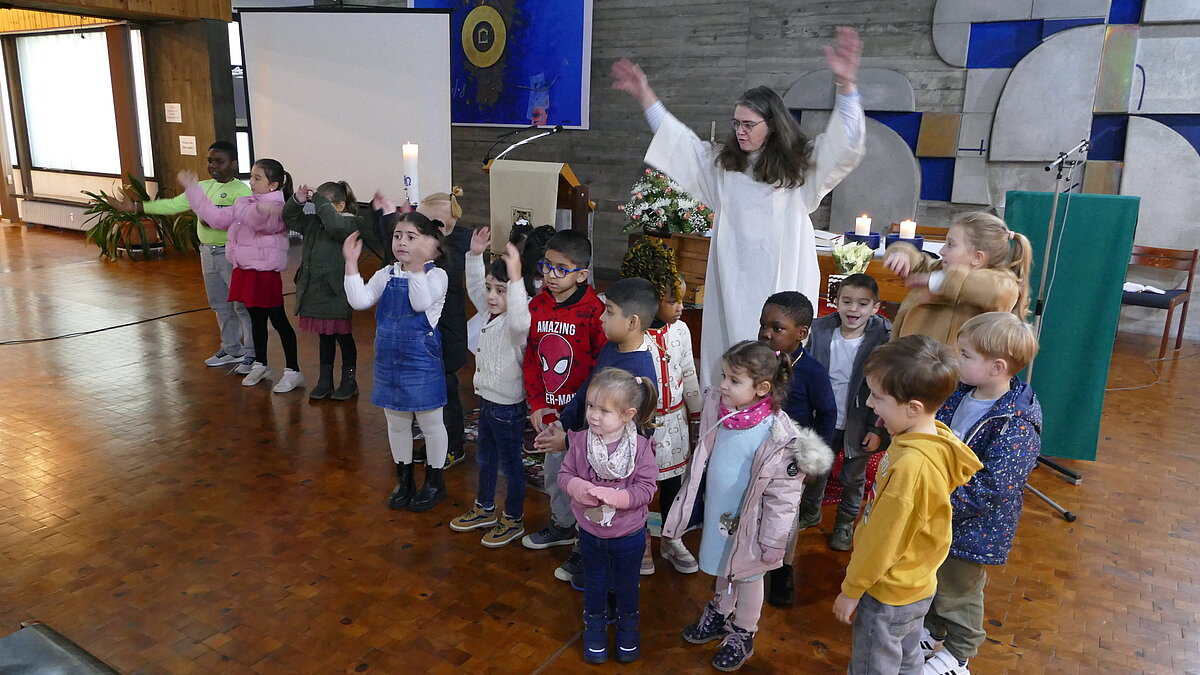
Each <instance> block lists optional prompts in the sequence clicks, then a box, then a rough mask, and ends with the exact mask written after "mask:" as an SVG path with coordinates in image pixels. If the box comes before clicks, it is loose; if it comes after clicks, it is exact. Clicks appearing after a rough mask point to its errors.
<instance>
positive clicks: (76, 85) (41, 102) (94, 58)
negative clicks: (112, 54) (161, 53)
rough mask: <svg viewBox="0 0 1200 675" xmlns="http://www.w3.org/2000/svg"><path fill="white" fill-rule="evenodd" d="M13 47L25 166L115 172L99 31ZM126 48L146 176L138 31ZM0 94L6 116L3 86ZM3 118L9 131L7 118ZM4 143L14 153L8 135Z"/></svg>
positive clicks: (104, 48)
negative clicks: (24, 132)
mask: <svg viewBox="0 0 1200 675" xmlns="http://www.w3.org/2000/svg"><path fill="white" fill-rule="evenodd" d="M16 43H17V57H18V64H19V66H20V69H21V90H22V93H23V94H24V99H25V119H26V125H27V127H28V129H29V152H30V155H31V156H32V160H33V166H32V167H31V168H36V169H51V170H60V171H61V170H65V171H80V172H84V173H101V174H116V175H119V174H120V173H121V155H120V151H119V147H118V143H117V118H116V113H115V112H114V110H113V93H112V77H111V74H110V71H109V67H108V40H107V38H106V37H105V34H104V31H103V30H98V31H97V30H91V31H72V32H70V33H57V34H43V35H29V36H22V37H18V38H17V39H16ZM130 49H131V52H132V53H131V54H130V56H131V60H132V67H133V83H134V97H135V99H136V106H137V125H138V133H139V135H140V136H141V142H142V156H141V161H142V171H143V172H144V173H145V174H146V176H148V177H150V176H153V175H154V159H153V157H154V153H153V146H152V143H151V137H150V108H149V96H148V95H147V89H146V64H145V60H146V59H145V53H144V51H143V46H142V33H141V31H140V30H136V29H134V30H132V31H130ZM0 89H3V90H4V100H3V104H4V108H5V112H6V113H7V112H8V91H7V87H4V86H0ZM4 121H5V124H6V127H7V128H8V131H9V133H11V131H12V125H11V123H9V122H8V117H7V115H6V117H5V120H4ZM10 143H11V145H10V147H11V148H14V149H15V147H16V145H15V143H12V139H11V137H10ZM14 159H15V158H14Z"/></svg>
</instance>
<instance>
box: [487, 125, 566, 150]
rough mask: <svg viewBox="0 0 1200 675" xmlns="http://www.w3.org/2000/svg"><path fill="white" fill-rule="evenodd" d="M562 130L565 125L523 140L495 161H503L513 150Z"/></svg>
mask: <svg viewBox="0 0 1200 675" xmlns="http://www.w3.org/2000/svg"><path fill="white" fill-rule="evenodd" d="M562 130H563V125H561V124H559V125H556V126H555V127H554V128H553V129H551V130H549V131H543V132H542V133H540V134H536V135H534V136H530V137H529V138H523V139H521V140H519V141H517V142H516V143H513V144H512V145H510V146H508V147H507V148H505V149H504V151H503V152H501V153H500V154H498V155H496V157H495V159H501V158H503V157H504V156H505V155H507V154H508V153H510V152H512V151H513V150H516V149H517V148H519V147H521V146H522V145H525V144H526V143H529V142H531V141H536V140H537V139H539V138H545V137H547V136H553V135H554V134H557V133H558V132H560V131H562Z"/></svg>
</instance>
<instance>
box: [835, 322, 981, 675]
mask: <svg viewBox="0 0 1200 675" xmlns="http://www.w3.org/2000/svg"><path fill="white" fill-rule="evenodd" d="M863 372H864V373H865V375H866V378H867V386H868V387H870V389H871V394H870V396H869V397H868V399H867V403H868V405H870V406H871V409H872V410H874V411H875V414H877V415H878V416H879V417H880V419H882V420H883V424H884V426H885V427H887V430H888V433H890V434H891V435H892V442H891V444H890V445H889V446H888V449H887V454H886V455H884V457H883V461H882V462H881V463H880V465H879V475H878V478H877V479H876V483H875V497H874V499H872V500H871V502H870V503H869V504H868V505H867V509H866V512H865V513H864V514H863V519H862V522H861V523H860V524H859V526H858V529H857V530H856V531H855V533H854V553H853V554H852V555H851V557H850V565H849V566H848V567H847V568H846V577H845V580H844V581H842V592H841V593H840V594H839V595H838V596H837V599H836V600H835V601H834V603H833V615H834V616H835V617H836V618H837V619H838V620H839V621H841V622H842V623H850V621H851V617H853V620H854V633H853V636H854V637H853V646H852V650H853V651H852V653H851V656H850V668H849V671H848V672H849V673H850V675H859V674H861V673H872V674H874V673H916V672H918V671H919V670H920V669H921V668H922V663H923V659H922V658H921V656H922V655H921V647H920V641H921V623H922V621H923V619H924V618H925V613H926V611H928V609H929V605H930V602H931V601H932V600H933V593H934V590H935V589H936V588H937V576H936V574H937V569H938V567H939V566H941V564H942V562H943V561H944V560H945V559H946V552H947V551H948V550H949V548H950V519H951V509H950V493H951V492H952V491H953V490H954V489H955V488H957V487H959V486H960V485H964V484H966V482H967V481H968V480H969V479H970V478H971V475H972V474H974V473H975V472H976V471H978V470H979V469H980V467H981V466H982V465H981V464H980V463H979V460H978V459H977V458H976V457H975V453H973V452H971V449H970V448H968V447H967V446H966V445H964V444H963V442H962V441H960V440H958V438H957V437H955V435H954V432H952V431H950V429H949V427H947V426H946V425H945V424H942V423H941V422H939V421H937V420H936V419H935V414H936V413H937V410H938V408H939V407H940V406H941V405H942V402H944V401H945V400H946V397H947V396H949V395H950V394H951V393H952V392H953V391H954V387H955V382H956V380H957V377H958V371H957V368H956V365H955V358H954V352H953V351H952V350H951V349H950V348H949V347H947V346H946V345H944V344H941V343H939V342H937V341H936V340H934V339H932V338H930V337H928V336H925V335H910V336H908V337H904V338H901V339H899V340H894V341H892V342H889V343H888V344H886V345H883V346H882V347H880V348H879V349H876V350H875V352H874V353H873V354H871V356H870V357H869V358H868V359H867V363H866V365H865V366H864V369H863ZM856 610H857V614H856Z"/></svg>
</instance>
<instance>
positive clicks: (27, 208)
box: [18, 199, 89, 230]
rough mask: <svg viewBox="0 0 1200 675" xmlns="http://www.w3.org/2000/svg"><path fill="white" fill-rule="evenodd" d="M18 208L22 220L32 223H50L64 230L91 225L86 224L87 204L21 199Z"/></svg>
mask: <svg viewBox="0 0 1200 675" xmlns="http://www.w3.org/2000/svg"><path fill="white" fill-rule="evenodd" d="M18 208H19V211H20V213H21V220H23V221H25V222H26V223H28V224H30V225H49V226H51V227H61V228H62V229H64V230H86V229H88V227H89V225H85V224H84V221H85V220H86V219H87V216H85V215H83V212H84V211H86V210H87V207H86V206H72V205H68V204H55V203H51V202H39V201H30V200H27V199H21V200H19V201H18Z"/></svg>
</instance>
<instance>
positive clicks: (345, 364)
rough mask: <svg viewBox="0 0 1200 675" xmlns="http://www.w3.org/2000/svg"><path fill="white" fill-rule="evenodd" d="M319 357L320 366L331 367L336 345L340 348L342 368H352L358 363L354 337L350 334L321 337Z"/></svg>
mask: <svg viewBox="0 0 1200 675" xmlns="http://www.w3.org/2000/svg"><path fill="white" fill-rule="evenodd" d="M319 337H320V338H321V348H320V352H319V353H320V357H321V363H322V364H329V365H331V366H332V365H333V357H334V356H335V355H336V354H337V348H338V345H341V347H342V368H354V367H355V365H356V364H357V363H358V346H357V345H355V344H354V336H353V335H351V334H350V333H338V334H337V335H321V336H319Z"/></svg>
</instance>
